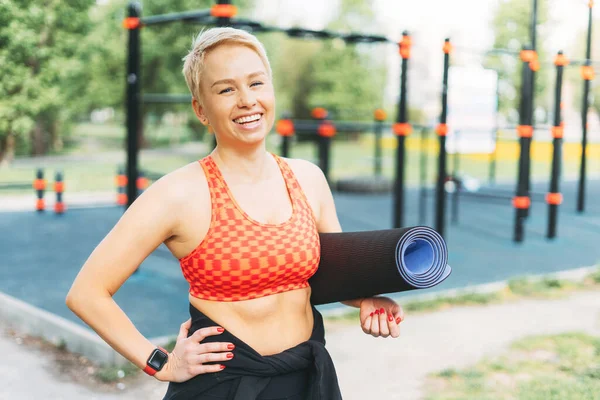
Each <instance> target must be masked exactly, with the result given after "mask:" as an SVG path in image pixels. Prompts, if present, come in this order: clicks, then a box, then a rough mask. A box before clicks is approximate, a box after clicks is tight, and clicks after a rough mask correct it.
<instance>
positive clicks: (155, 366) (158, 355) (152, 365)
mask: <svg viewBox="0 0 600 400" xmlns="http://www.w3.org/2000/svg"><path fill="white" fill-rule="evenodd" d="M168 359H169V353H168V352H167V351H166V350H165V349H163V348H162V347H157V348H156V349H154V351H153V352H152V354H150V357H148V361H146V367H145V368H144V372H145V373H147V374H148V375H150V376H154V374H156V373H157V372H158V371H160V370H161V369H162V367H163V366H164V365H165V364H166V363H167V360H168Z"/></svg>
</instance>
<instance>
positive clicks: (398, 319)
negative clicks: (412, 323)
mask: <svg viewBox="0 0 600 400" xmlns="http://www.w3.org/2000/svg"><path fill="white" fill-rule="evenodd" d="M395 317H396V323H397V324H399V323H400V322H402V321H404V310H403V309H402V307H400V310H399V311H398V312H397V313H396V314H395Z"/></svg>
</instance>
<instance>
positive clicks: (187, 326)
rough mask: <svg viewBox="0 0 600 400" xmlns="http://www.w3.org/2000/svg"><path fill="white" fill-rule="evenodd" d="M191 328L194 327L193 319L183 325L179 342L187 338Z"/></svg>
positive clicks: (178, 336) (180, 329)
mask: <svg viewBox="0 0 600 400" xmlns="http://www.w3.org/2000/svg"><path fill="white" fill-rule="evenodd" d="M191 327H192V319H191V318H190V319H188V320H187V321H185V322H184V323H183V324H181V326H180V327H179V334H178V335H177V340H179V339H185V338H187V337H188V332H189V331H190V328H191Z"/></svg>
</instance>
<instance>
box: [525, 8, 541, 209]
mask: <svg viewBox="0 0 600 400" xmlns="http://www.w3.org/2000/svg"><path fill="white" fill-rule="evenodd" d="M537 21H538V0H533V7H532V12H531V26H530V29H531V49H532V50H533V51H534V52H536V54H537V45H536V44H537ZM536 57H537V56H536ZM536 61H537V60H536ZM535 76H536V74H535V71H534V70H532V71H531V80H530V82H529V83H530V85H531V89H530V93H531V97H530V98H529V102H530V105H529V111H528V112H529V113H530V114H531V116H530V117H529V118H530V124H529V125H530V126H532V127H533V129H534V130H535V118H534V110H535V102H534V100H535ZM532 140H533V138H529V139H528V141H529V146H528V153H527V157H526V162H525V180H526V187H527V195H528V196H529V192H530V190H531V141H532ZM524 212H525V217H526V218H527V217H529V212H530V209H529V208H527V209H526V210H525V211H524Z"/></svg>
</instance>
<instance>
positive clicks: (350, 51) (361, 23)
mask: <svg viewBox="0 0 600 400" xmlns="http://www.w3.org/2000/svg"><path fill="white" fill-rule="evenodd" d="M300 26H301V25H300ZM327 28H328V29H330V30H332V31H340V32H355V33H365V34H367V33H369V34H376V33H377V26H376V24H375V16H374V15H373V11H372V1H371V0H342V1H341V4H340V6H339V8H338V10H337V14H336V16H335V17H334V19H333V21H332V22H331V23H329V24H328V26H327ZM277 45H278V51H277V57H276V59H275V60H274V74H275V78H276V82H275V83H276V88H277V90H278V96H279V100H278V101H279V104H280V110H282V111H283V110H286V111H291V112H292V114H293V116H294V117H295V118H309V117H310V111H311V109H312V108H314V107H324V108H326V109H327V110H329V111H330V112H331V114H332V115H333V116H334V117H335V118H336V119H356V117H357V115H359V114H361V113H362V114H363V115H365V116H368V117H369V118H370V116H371V113H372V111H373V110H374V109H375V108H379V107H383V105H382V104H381V103H382V99H383V87H384V84H385V75H386V74H385V68H384V66H383V62H378V61H377V58H378V57H377V55H378V54H381V51H385V50H383V49H382V48H381V47H380V49H376V48H377V47H378V46H382V47H385V46H386V45H377V44H375V45H366V44H363V45H350V44H345V43H344V42H343V41H340V40H328V41H316V40H312V39H307V40H300V39H285V38H282V39H281V40H280V41H279V42H278V43H277ZM387 50H389V48H388V49H387Z"/></svg>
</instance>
